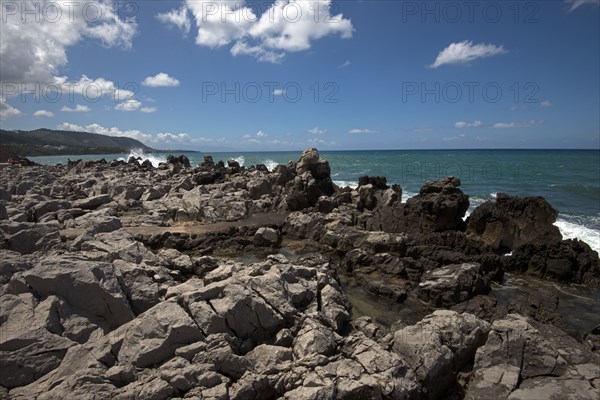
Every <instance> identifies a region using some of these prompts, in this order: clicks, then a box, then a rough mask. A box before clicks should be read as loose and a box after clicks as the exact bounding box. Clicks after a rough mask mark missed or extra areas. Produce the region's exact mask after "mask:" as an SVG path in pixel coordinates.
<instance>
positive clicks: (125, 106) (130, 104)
mask: <svg viewBox="0 0 600 400" xmlns="http://www.w3.org/2000/svg"><path fill="white" fill-rule="evenodd" d="M141 106H142V103H140V102H139V101H137V100H135V99H129V100H125V101H124V102H122V103H119V104H117V106H116V107H115V110H119V111H126V112H129V111H136V110H139V108H140V107H141Z"/></svg>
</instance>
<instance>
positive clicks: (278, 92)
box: [273, 89, 286, 96]
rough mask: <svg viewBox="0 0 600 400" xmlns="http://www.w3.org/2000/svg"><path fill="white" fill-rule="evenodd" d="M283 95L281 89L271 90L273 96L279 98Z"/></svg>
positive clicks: (284, 92) (283, 92) (283, 91)
mask: <svg viewBox="0 0 600 400" xmlns="http://www.w3.org/2000/svg"><path fill="white" fill-rule="evenodd" d="M284 94H286V91H285V90H283V89H275V90H273V95H274V96H281V95H284Z"/></svg>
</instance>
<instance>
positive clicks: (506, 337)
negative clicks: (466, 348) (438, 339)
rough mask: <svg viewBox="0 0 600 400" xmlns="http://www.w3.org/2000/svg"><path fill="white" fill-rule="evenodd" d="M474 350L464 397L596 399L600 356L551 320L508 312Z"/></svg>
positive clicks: (597, 396)
mask: <svg viewBox="0 0 600 400" xmlns="http://www.w3.org/2000/svg"><path fill="white" fill-rule="evenodd" d="M491 328H492V329H491V331H490V333H489V336H488V338H487V341H486V343H485V345H484V346H482V347H480V348H479V349H478V350H477V355H476V357H475V363H474V366H473V375H472V377H471V381H470V382H469V385H468V389H467V393H466V399H473V400H474V399H482V398H486V399H489V398H494V399H515V400H516V399H552V398H556V399H597V398H599V397H600V389H598V387H597V386H596V384H593V383H592V382H598V379H599V378H600V368H599V367H598V365H600V357H599V356H598V355H597V354H594V353H591V352H590V351H589V350H588V349H586V348H585V346H583V345H582V344H580V343H578V342H577V341H576V340H575V339H573V338H572V337H570V336H568V335H567V334H566V333H564V332H562V331H561V330H560V329H558V328H555V327H553V326H551V325H543V324H538V323H535V322H534V321H531V320H529V319H527V318H525V317H523V316H521V315H518V314H509V315H507V316H506V318H504V319H501V320H497V321H495V322H494V323H493V324H492V327H491Z"/></svg>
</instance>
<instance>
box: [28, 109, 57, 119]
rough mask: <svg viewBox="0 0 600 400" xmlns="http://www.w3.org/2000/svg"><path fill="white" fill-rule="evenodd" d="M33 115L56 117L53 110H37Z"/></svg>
mask: <svg viewBox="0 0 600 400" xmlns="http://www.w3.org/2000/svg"><path fill="white" fill-rule="evenodd" d="M33 116H34V117H46V118H52V117H54V113H53V112H52V111H46V110H37V111H36V112H34V113H33Z"/></svg>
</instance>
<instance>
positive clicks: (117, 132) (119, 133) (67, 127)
mask: <svg viewBox="0 0 600 400" xmlns="http://www.w3.org/2000/svg"><path fill="white" fill-rule="evenodd" d="M56 129H58V130H64V131H74V132H90V133H98V134H100V135H107V136H116V137H128V138H132V139H136V140H139V141H140V142H142V143H144V144H146V145H149V146H153V145H158V146H160V145H165V144H167V145H168V144H182V143H183V144H185V143H190V144H191V143H199V142H212V141H213V139H204V138H199V139H192V138H191V137H190V136H189V135H188V134H187V133H178V134H174V133H169V132H164V133H157V134H156V135H154V136H153V135H151V134H148V133H145V132H142V131H140V130H137V129H130V130H121V129H119V128H116V127H112V128H105V127H104V126H102V125H99V124H89V125H85V126H83V125H77V124H71V123H67V122H64V123H62V124H60V125H58V126H57V127H56Z"/></svg>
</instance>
